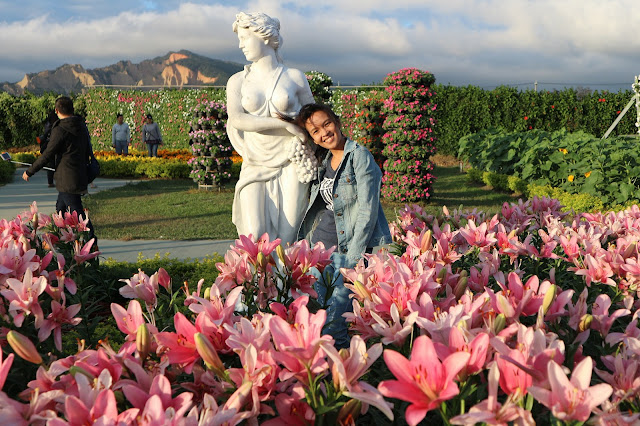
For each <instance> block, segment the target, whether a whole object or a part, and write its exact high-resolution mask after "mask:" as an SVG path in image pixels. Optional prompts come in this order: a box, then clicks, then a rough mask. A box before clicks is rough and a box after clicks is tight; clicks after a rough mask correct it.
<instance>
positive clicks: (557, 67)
mask: <svg viewBox="0 0 640 426" xmlns="http://www.w3.org/2000/svg"><path fill="white" fill-rule="evenodd" d="M27 3H30V7H29V8H28V9H29V10H31V11H32V10H34V8H33V7H31V6H34V4H35V3H39V2H36V1H34V0H29V1H28V2H27ZM153 3H154V7H156V9H155V10H146V11H145V8H144V6H143V3H142V1H139V2H136V5H135V7H136V8H137V9H136V10H132V9H130V10H127V7H134V6H127V5H129V4H130V3H129V2H121V1H119V0H116V2H115V3H114V4H113V7H111V8H110V9H111V10H113V13H112V14H111V15H109V14H108V13H106V12H105V10H108V9H109V8H107V6H106V4H102V3H99V4H98V6H96V8H97V9H98V10H99V12H100V14H97V15H91V16H88V15H82V16H80V17H73V16H59V15H57V14H56V13H58V14H59V13H60V12H55V11H51V12H46V11H47V10H49V8H47V7H40V9H39V10H42V11H43V12H42V14H41V15H39V16H35V15H31V16H30V17H26V18H24V19H22V20H19V21H15V20H13V21H12V20H11V19H9V18H4V19H7V21H6V22H0V40H2V45H0V55H1V56H2V58H3V62H4V63H3V67H2V68H0V81H4V80H9V81H17V80H19V79H20V78H22V74H24V73H27V72H36V71H40V70H43V69H51V68H55V67H57V66H60V65H62V64H63V63H81V64H83V65H84V66H85V67H96V66H105V65H109V64H111V63H114V62H116V61H118V60H121V59H130V60H132V61H134V62H137V61H140V60H142V59H146V58H152V57H155V56H159V55H164V54H166V53H167V52H168V51H171V50H174V51H175V50H180V49H188V50H192V51H194V52H196V53H199V54H203V55H206V56H209V57H213V58H217V59H227V60H235V61H238V62H243V61H244V58H243V56H242V54H241V53H240V51H239V50H238V48H237V39H236V36H235V34H234V33H233V32H232V30H231V24H232V22H233V20H234V18H235V14H236V13H237V12H239V11H240V10H242V11H264V12H266V13H268V14H270V15H272V16H275V17H277V18H279V19H280V21H281V23H282V34H283V37H284V46H283V52H282V53H283V56H284V59H285V61H286V62H287V63H288V64H289V65H290V66H295V67H299V68H302V69H305V70H306V69H317V70H320V71H323V72H326V73H328V74H330V75H332V76H333V77H334V80H336V81H343V82H352V83H357V82H363V83H371V82H374V81H380V80H382V78H383V77H384V75H385V74H386V73H388V72H392V71H394V70H397V69H399V68H403V67H406V66H416V67H418V68H422V69H426V70H430V71H432V72H434V73H435V74H436V77H437V78H438V81H441V82H443V83H447V82H452V83H456V84H457V83H462V84H467V83H469V84H474V83H476V82H478V83H480V82H489V81H491V82H493V84H500V83H513V82H519V81H527V80H528V81H533V80H535V79H538V80H541V79H545V80H547V81H550V80H556V81H559V82H568V83H571V82H574V83H584V82H587V83H589V82H619V81H621V82H624V81H629V83H630V82H631V80H632V78H633V75H635V74H638V73H640V66H639V65H640V64H638V63H637V60H636V59H635V58H636V57H637V54H636V52H637V51H638V50H640V41H639V40H638V38H637V36H636V34H635V32H636V31H637V28H639V27H640V13H637V12H636V13H634V12H633V11H634V10H636V9H638V8H639V6H636V4H635V2H633V1H631V0H607V1H606V2H605V1H601V0H562V1H557V0H536V1H533V0H394V1H388V0H350V1H344V0H324V1H323V2H321V3H317V5H316V4H311V5H310V4H309V3H308V2H302V1H292V2H282V1H280V0H254V1H248V2H240V3H241V4H240V5H238V3H237V2H236V3H234V4H231V3H233V2H222V1H218V2H209V3H207V4H198V3H182V4H180V5H179V6H177V4H178V2H177V1H176V0H164V1H161V0H158V1H154V2H153ZM1 4H4V2H2V3H1ZM89 4H94V3H91V2H88V1H84V0H77V1H75V2H74V3H73V6H74V7H76V8H77V7H82V6H83V5H85V6H86V5H89ZM69 7H70V6H69ZM69 7H68V8H67V9H65V10H66V12H68V13H72V12H71V9H69ZM634 8H635V9H634ZM35 10H38V9H37V8H36V9H35ZM119 11H120V12H119ZM31 13H33V12H31ZM83 13H90V12H89V11H86V12H83ZM96 13H97V12H96ZM12 16H13V15H12ZM0 19H2V18H0ZM18 69H19V70H20V72H16V71H12V70H18ZM523 79H524V80H523Z"/></svg>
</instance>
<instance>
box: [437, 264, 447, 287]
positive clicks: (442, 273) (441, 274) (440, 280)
mask: <svg viewBox="0 0 640 426" xmlns="http://www.w3.org/2000/svg"><path fill="white" fill-rule="evenodd" d="M446 277H447V268H442V269H440V272H438V276H437V277H436V282H437V283H438V284H442V283H443V282H444V279H445V278H446Z"/></svg>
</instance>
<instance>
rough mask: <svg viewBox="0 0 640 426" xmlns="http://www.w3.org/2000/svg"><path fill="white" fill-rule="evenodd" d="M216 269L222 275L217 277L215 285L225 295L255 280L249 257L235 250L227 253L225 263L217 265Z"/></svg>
mask: <svg viewBox="0 0 640 426" xmlns="http://www.w3.org/2000/svg"><path fill="white" fill-rule="evenodd" d="M216 268H217V269H218V271H220V273H219V274H218V276H217V277H216V280H215V285H216V286H218V288H219V289H220V291H221V292H223V293H224V292H227V291H229V290H231V289H232V288H234V287H236V286H242V285H243V284H244V283H246V282H250V281H251V280H252V279H253V271H252V269H251V266H250V265H249V258H248V255H247V254H246V253H244V252H239V251H235V250H233V249H232V250H229V251H227V253H226V254H225V255H224V262H219V263H216Z"/></svg>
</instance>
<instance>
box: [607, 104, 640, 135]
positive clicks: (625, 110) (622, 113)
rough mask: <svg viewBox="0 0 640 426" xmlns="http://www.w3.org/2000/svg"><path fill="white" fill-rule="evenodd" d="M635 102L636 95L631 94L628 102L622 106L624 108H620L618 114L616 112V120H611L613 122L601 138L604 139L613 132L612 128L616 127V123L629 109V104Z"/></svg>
mask: <svg viewBox="0 0 640 426" xmlns="http://www.w3.org/2000/svg"><path fill="white" fill-rule="evenodd" d="M635 102H636V96H635V95H633V96H632V97H631V100H630V101H629V103H628V104H627V106H626V107H624V109H623V110H622V112H621V113H620V114H618V118H616V121H614V122H613V124H612V125H611V127H609V130H607V132H606V133H605V134H604V136H603V137H602V139H606V138H608V137H609V135H610V134H611V132H613V129H615V128H616V126H617V125H618V123H619V122H620V120H622V117H624V115H625V114H626V113H627V111H629V108H631V105H633V104H634V103H635Z"/></svg>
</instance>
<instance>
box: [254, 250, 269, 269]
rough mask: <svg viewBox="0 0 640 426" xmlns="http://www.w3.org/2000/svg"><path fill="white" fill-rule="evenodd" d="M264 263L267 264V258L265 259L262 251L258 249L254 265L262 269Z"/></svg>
mask: <svg viewBox="0 0 640 426" xmlns="http://www.w3.org/2000/svg"><path fill="white" fill-rule="evenodd" d="M266 265H267V259H265V257H264V253H262V252H261V251H259V252H258V256H256V267H258V268H260V269H264V267H265V266H266Z"/></svg>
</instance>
